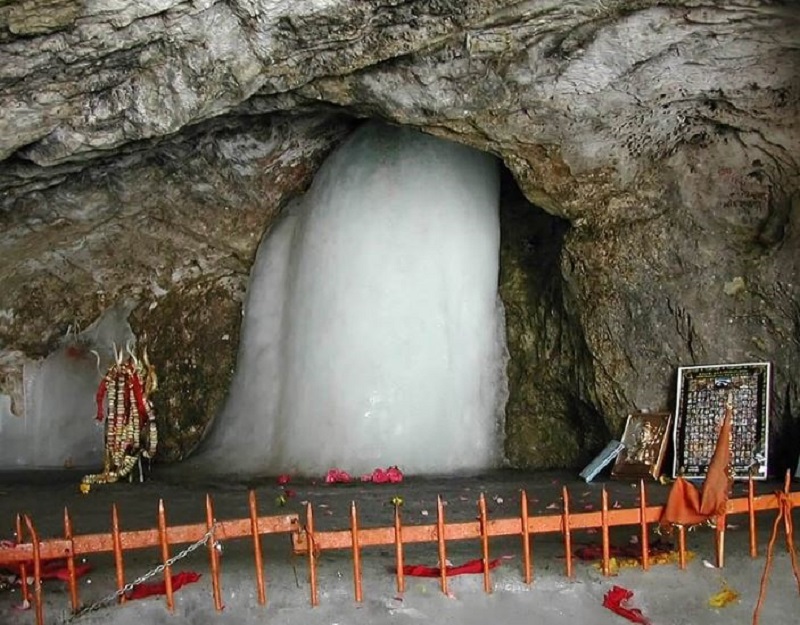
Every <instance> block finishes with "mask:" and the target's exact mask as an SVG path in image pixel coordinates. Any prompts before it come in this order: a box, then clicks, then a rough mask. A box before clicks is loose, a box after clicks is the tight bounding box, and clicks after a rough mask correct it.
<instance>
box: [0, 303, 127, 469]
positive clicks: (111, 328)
mask: <svg viewBox="0 0 800 625" xmlns="http://www.w3.org/2000/svg"><path fill="white" fill-rule="evenodd" d="M129 312H130V311H129V309H128V308H126V307H122V306H121V307H115V308H112V309H110V310H109V311H108V312H106V314H105V315H104V316H103V317H101V318H100V319H99V320H98V321H97V322H96V323H95V324H93V325H92V326H91V327H89V328H87V329H86V330H85V331H84V332H81V333H80V334H77V335H75V334H73V335H70V336H67V337H65V338H64V341H63V345H62V346H61V347H60V348H59V349H57V350H56V351H55V352H53V353H52V354H50V356H48V357H47V358H45V359H44V360H41V361H30V362H29V363H27V364H26V365H25V369H24V386H25V401H24V408H23V411H24V412H23V414H22V415H21V416H15V415H14V414H12V413H11V402H10V399H9V397H8V396H7V395H0V470H9V469H47V468H64V467H73V466H74V467H87V468H88V467H91V468H93V469H101V468H102V466H103V426H102V424H99V423H98V422H97V421H96V420H95V415H96V412H97V409H96V405H95V393H96V392H97V387H98V385H99V384H100V380H101V378H102V375H101V373H100V371H101V370H102V371H103V372H105V371H106V368H107V367H108V365H109V364H110V363H111V358H112V353H113V349H112V344H114V343H116V345H119V346H121V345H124V344H125V343H126V342H128V341H133V334H132V332H131V329H130V326H129V325H128V322H127V320H126V319H127V316H128V313H129ZM92 350H95V351H97V352H98V354H99V355H100V366H99V368H98V361H97V358H96V356H95V355H94V354H93V353H92Z"/></svg>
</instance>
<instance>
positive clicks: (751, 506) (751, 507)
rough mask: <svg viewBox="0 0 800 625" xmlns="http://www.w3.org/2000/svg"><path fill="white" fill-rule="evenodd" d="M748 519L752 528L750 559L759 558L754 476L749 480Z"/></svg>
mask: <svg viewBox="0 0 800 625" xmlns="http://www.w3.org/2000/svg"><path fill="white" fill-rule="evenodd" d="M747 517H748V521H749V523H748V525H749V526H750V557H751V558H755V557H757V556H758V546H757V544H756V507H755V485H754V483H753V476H752V475H751V476H750V479H749V480H747Z"/></svg>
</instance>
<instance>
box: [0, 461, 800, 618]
mask: <svg viewBox="0 0 800 625" xmlns="http://www.w3.org/2000/svg"><path fill="white" fill-rule="evenodd" d="M81 475H82V473H81V472H77V471H60V472H57V473H53V472H33V473H32V472H28V473H19V474H11V473H4V474H0V538H9V539H10V538H12V537H13V524H14V517H15V514H16V513H17V512H24V513H28V514H30V515H32V518H33V520H34V523H35V525H36V527H37V530H38V531H39V533H40V535H41V536H43V537H50V536H59V535H61V534H62V532H63V509H64V507H65V506H66V507H68V508H69V510H70V514H71V516H72V519H73V525H74V530H75V533H76V534H84V533H93V532H107V531H109V529H110V516H111V515H110V510H111V504H112V503H116V504H117V506H118V509H119V513H120V520H121V527H122V529H123V530H133V529H144V528H152V527H155V526H156V509H157V503H158V500H159V499H163V500H164V502H165V506H166V514H167V519H168V523H169V524H170V525H177V524H185V523H199V522H203V521H204V519H205V494H206V493H210V494H211V495H212V498H213V501H214V506H215V513H216V516H217V518H219V519H231V518H246V517H247V516H248V514H249V513H248V508H247V499H248V497H247V495H248V490H249V489H251V488H252V489H254V490H255V492H256V494H257V496H258V501H259V504H258V506H259V515H261V516H263V515H270V514H285V513H290V512H296V513H297V514H299V515H300V519H301V523H302V522H304V518H305V512H304V510H305V507H304V502H306V501H308V502H311V503H312V504H313V505H314V510H315V525H316V529H317V531H319V530H328V529H347V528H349V522H350V521H349V510H350V504H351V502H352V501H355V502H356V504H357V506H358V511H359V522H360V526H361V527H362V528H364V527H376V526H388V525H391V524H392V519H393V516H392V511H393V506H392V503H391V500H392V498H393V497H396V496H399V497H402V498H403V508H402V510H403V519H404V523H406V524H429V523H434V522H435V519H436V498H437V495H441V496H442V498H443V499H444V501H445V502H446V507H445V515H446V518H447V520H448V521H461V520H464V521H466V520H474V519H475V517H476V515H477V507H476V501H477V498H478V495H479V494H480V493H485V495H486V498H487V503H488V514H489V518H490V519H491V518H506V517H512V516H517V515H518V514H519V492H520V490H521V489H525V490H526V492H527V493H528V497H529V502H530V513H531V515H534V514H554V513H556V512H557V510H556V508H557V507H559V506H560V502H561V489H562V487H563V486H567V487H568V489H569V492H570V496H571V501H572V510H573V511H574V512H581V511H584V510H588V509H594V510H598V509H599V508H600V496H601V490H602V487H603V486H604V485H605V486H606V488H607V489H608V492H609V501H610V502H612V505H615V504H616V503H617V502H618V504H619V505H621V506H623V507H633V506H636V505H637V501H638V500H637V497H638V487H637V485H636V484H634V483H633V482H630V481H615V480H610V479H607V478H605V477H599V478H597V479H596V481H595V482H593V483H591V484H586V483H584V482H583V481H582V480H580V479H579V478H577V477H576V476H574V475H573V474H568V473H563V472H548V473H543V472H539V473H523V472H515V471H497V472H493V473H488V474H484V475H479V476H464V477H448V478H432V477H431V478H413V477H412V478H407V479H406V480H405V481H404V482H403V483H401V484H380V485H379V484H362V483H351V484H335V485H328V484H325V483H324V481H322V480H319V481H311V480H292V481H290V483H289V484H287V485H286V486H285V488H287V489H290V490H291V491H293V492H292V493H291V496H290V497H289V498H288V500H287V502H286V503H285V504H283V505H281V502H280V501H279V498H280V496H281V495H282V494H285V491H284V490H283V488H282V487H281V486H279V485H278V484H277V481H276V480H274V479H271V480H263V481H256V482H251V483H246V482H235V481H232V480H228V481H217V482H202V481H199V480H198V481H192V482H191V483H187V481H186V479H185V478H180V479H179V478H177V477H175V476H174V475H170V474H162V475H159V474H158V472H156V473H155V474H154V475H153V477H152V479H151V480H150V481H148V482H145V483H143V484H128V483H123V484H116V485H110V486H95V487H94V488H93V489H92V491H91V492H90V493H89V494H87V495H82V494H81V493H80V492H79V490H78V487H77V485H78V483H79V482H80V477H81ZM793 486H794V490H796V489H797V484H794V485H793ZM779 487H780V484H779V483H778V482H777V481H769V482H760V483H758V484H757V491H758V493H765V492H772V491H774V490H776V489H778V488H779ZM746 491H747V487H746V484H744V483H736V484H735V486H734V494H733V496H734V497H741V496H746ZM667 493H668V486H663V485H661V484H658V483H648V486H647V495H648V503H650V504H658V503H663V501H664V500H665V499H666V496H667ZM799 516H800V515H798V514H797V511H796V510H795V513H794V520H795V521H798V522H799V523H800V518H798V517H799ZM774 518H775V512H764V513H759V514H758V526H759V557H758V558H756V559H755V560H752V559H751V558H750V557H749V555H748V531H747V518H746V515H738V516H731V517H729V518H728V523H729V527H728V533H727V538H726V566H725V568H724V569H718V568H714V567H713V565H712V562H713V561H714V548H713V544H714V536H713V531H712V530H710V529H701V530H698V531H695V532H690V533H689V535H688V541H687V543H688V548H689V550H690V552H691V553H692V554H693V555H694V557H693V559H691V561H690V562H689V564H688V567H687V570H686V571H681V570H679V568H678V566H677V564H660V565H655V566H653V567H651V569H650V570H649V571H647V572H642V571H641V570H640V569H638V568H621V569H620V570H619V572H618V575H615V576H612V577H603V575H602V573H601V572H600V571H599V570H598V566H597V564H596V563H595V562H584V561H580V560H577V559H576V560H575V561H574V562H575V564H574V575H573V577H572V578H571V579H567V578H566V577H565V575H564V557H563V543H562V541H561V537H560V535H557V534H548V535H545V536H537V537H536V538H535V540H534V541H533V556H534V559H533V562H534V583H533V584H532V585H531V586H526V585H525V583H524V581H523V578H522V557H521V546H520V540H519V538H518V537H512V538H493V539H492V540H491V545H490V549H491V557H499V556H507V559H504V560H503V561H502V563H501V565H500V566H499V567H498V568H496V569H494V570H493V571H492V582H493V593H492V594H489V595H487V594H485V593H484V590H483V578H482V576H481V575H463V576H458V577H453V578H450V596H445V595H444V594H442V593H441V590H440V589H439V581H438V579H428V578H417V577H407V578H406V591H405V593H404V594H403V595H402V597H401V596H399V595H398V593H397V592H396V589H395V581H394V576H393V574H392V572H391V568H392V565H393V563H394V549H393V548H392V547H391V546H387V547H369V548H365V549H363V550H362V567H363V579H364V600H363V602H362V603H360V604H358V603H356V602H355V601H354V599H353V581H352V580H353V576H352V570H353V569H352V560H351V557H350V553H349V551H347V550H342V551H326V552H325V553H323V554H322V556H321V559H320V568H319V571H320V578H319V597H320V605H319V606H318V607H316V608H313V609H312V608H311V607H310V604H309V585H308V575H307V570H308V569H307V564H306V560H305V558H304V557H302V556H295V555H293V554H292V550H291V545H290V544H289V539H288V538H287V537H286V536H269V537H264V539H263V541H262V542H263V545H264V558H265V570H266V579H267V605H266V606H265V607H262V606H259V605H258V603H257V600H256V590H255V575H254V573H253V559H252V552H251V544H250V542H249V540H239V541H229V542H226V544H224V545H223V555H222V599H223V603H224V604H225V609H224V610H223V612H221V613H219V614H218V613H216V612H215V611H214V607H213V602H212V598H211V584H210V581H209V575H208V574H207V573H208V555H207V551H206V550H205V549H199V550H197V551H195V552H194V553H191V554H189V555H188V556H187V557H186V558H184V559H182V560H181V561H180V562H177V563H176V564H175V566H174V567H173V573H177V572H180V571H189V570H191V571H196V572H198V573H201V574H203V577H202V579H201V580H200V581H199V582H198V583H194V584H190V585H187V586H184V587H183V588H181V589H180V590H178V591H177V592H176V593H175V602H176V606H175V613H174V614H169V613H168V612H167V610H166V607H165V604H164V600H163V597H162V598H148V599H144V600H138V601H130V602H128V603H126V604H125V605H122V606H112V607H109V608H103V609H101V610H98V611H97V612H95V613H92V614H88V615H84V616H82V617H81V618H79V619H77V620H75V621H73V622H76V623H87V624H98V623H107V624H113V625H116V624H127V623H130V624H131V625H132V624H133V623H159V624H161V623H163V624H164V625H188V624H189V623H191V624H192V625H202V624H204V623H209V624H214V623H219V624H234V623H236V624H240V623H241V624H245V625H246V624H250V623H253V624H255V623H280V624H298V625H300V624H303V625H306V624H308V625H314V624H317V623H318V624H323V623H324V624H327V625H344V624H345V623H348V624H356V625H358V624H373V623H374V624H376V625H389V624H390V623H391V624H400V625H402V624H404V623H409V624H410V623H451V622H453V623H487V622H490V621H497V622H499V623H509V624H515V623H541V624H545V625H547V624H551V623H552V624H558V623H564V624H567V623H569V624H573V623H578V622H585V623H592V624H597V625H603V624H606V623H607V624H609V625H611V624H613V623H618V624H619V623H625V622H627V621H626V620H625V619H624V618H623V617H621V616H618V615H617V614H614V613H613V612H611V611H610V610H607V609H605V608H604V607H602V603H603V596H604V595H605V593H606V592H608V590H609V589H610V588H611V587H612V586H613V585H620V586H623V587H625V588H628V589H630V590H632V591H633V593H634V595H633V598H632V600H631V605H632V606H634V607H637V608H640V609H641V611H642V613H643V614H644V615H645V616H646V617H648V618H649V619H650V620H651V621H652V622H653V623H656V624H664V625H666V624H675V625H678V624H687V625H688V624H690V623H691V624H693V625H705V624H714V623H726V624H731V623H745V622H750V621H751V618H752V612H753V608H754V606H755V602H756V599H757V596H758V591H759V583H760V580H761V575H762V572H763V569H764V564H765V558H764V552H765V550H766V545H767V541H768V538H769V532H770V530H771V526H772V521H773V519H774ZM636 533H637V531H636V528H633V527H626V528H612V531H611V543H612V545H614V546H624V545H629V544H630V543H631V540H632V537H633V536H634V535H635V534H636ZM656 538H657V537H656V536H654V535H651V540H655V539H656ZM600 540H601V539H600V534H599V532H588V531H575V532H574V533H573V549H577V548H579V547H581V546H584V545H599V544H600ZM795 542H797V540H796V539H795ZM177 552H178V550H177V549H175V548H174V549H173V552H172V553H173V554H174V553H177ZM447 557H448V560H450V561H451V562H452V563H453V564H460V563H463V562H465V561H467V560H470V559H473V558H477V557H480V544H479V541H477V540H468V541H457V542H456V541H453V542H448V544H447ZM405 559H406V564H425V565H429V566H436V565H437V562H438V555H437V546H436V544H433V543H428V544H420V545H409V546H407V547H406V549H405ZM158 561H159V554H158V553H157V550H156V549H145V550H139V551H134V552H126V555H125V571H126V577H127V578H128V579H134V578H136V577H138V576H140V575H142V574H143V573H145V572H147V571H149V570H151V569H152V568H153V567H154V566H155V565H156V564H157V563H158ZM88 563H89V564H90V565H91V566H92V571H91V572H90V573H89V574H87V575H86V576H85V577H83V578H81V580H80V597H81V601H82V602H84V604H85V605H88V604H91V603H92V602H95V601H97V600H98V599H101V598H102V597H105V596H107V595H108V594H109V593H111V592H113V590H114V588H115V582H114V579H115V577H114V564H113V559H112V558H111V557H110V556H108V555H97V556H92V557H91V558H90V559H89V562H88ZM725 587H730V588H732V589H734V590H735V591H736V592H737V593H739V599H738V600H737V601H734V602H733V603H731V604H729V605H728V606H727V607H724V608H713V607H710V606H709V599H710V598H711V597H712V596H713V595H715V594H716V593H718V592H719V591H720V590H722V589H723V588H725ZM44 597H45V618H46V622H47V623H57V622H62V621H63V620H64V619H65V618H67V617H68V612H67V608H68V603H69V599H68V592H67V589H66V584H64V583H63V582H61V581H58V580H55V581H47V582H45V584H44ZM19 604H20V595H19V591H18V590H6V591H0V623H2V624H3V625H23V624H24V625H28V624H32V623H34V615H33V612H32V611H19V610H17V609H15V607H17V606H19ZM798 608H800V597H799V596H798V587H797V585H796V582H795V581H794V579H793V577H792V570H791V563H790V561H789V557H788V555H787V550H786V546H785V543H784V540H783V537H782V534H781V536H780V538H779V541H778V543H777V544H776V557H775V560H774V564H773V572H772V574H771V575H770V578H769V588H768V594H767V599H766V603H765V605H764V607H763V608H762V613H761V622H762V623H767V624H769V623H784V622H789V621H790V620H793V617H790V616H789V615H790V614H791V611H792V610H795V611H796V610H797V609H798ZM787 619H788V620H787Z"/></svg>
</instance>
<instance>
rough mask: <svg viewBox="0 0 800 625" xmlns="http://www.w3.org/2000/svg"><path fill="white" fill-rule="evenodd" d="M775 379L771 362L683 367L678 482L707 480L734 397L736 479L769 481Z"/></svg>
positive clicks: (676, 435) (677, 428) (677, 440)
mask: <svg viewBox="0 0 800 625" xmlns="http://www.w3.org/2000/svg"><path fill="white" fill-rule="evenodd" d="M771 374H772V371H771V365H770V363H768V362H755V363H743V364H731V365H714V366H699V367H679V368H678V392H677V403H676V407H675V426H674V427H675V432H674V441H675V460H674V463H673V468H672V475H673V477H677V476H678V475H683V476H684V477H685V478H687V479H693V478H694V479H703V478H704V477H705V475H706V472H707V471H708V464H709V462H710V461H711V456H712V455H713V453H714V449H715V447H716V443H717V436H718V432H719V428H720V426H721V424H722V418H723V415H724V412H725V402H726V401H727V398H728V396H729V395H730V396H731V397H732V399H733V424H732V425H733V428H732V430H733V431H732V436H731V471H732V473H733V477H734V479H738V480H744V479H748V478H750V477H752V478H753V479H756V480H765V479H767V456H768V452H769V440H768V435H769V412H770V389H771V384H772V375H771Z"/></svg>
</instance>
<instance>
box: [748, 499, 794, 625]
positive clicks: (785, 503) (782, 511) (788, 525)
mask: <svg viewBox="0 0 800 625" xmlns="http://www.w3.org/2000/svg"><path fill="white" fill-rule="evenodd" d="M775 496H776V497H777V498H778V515H777V516H776V517H775V523H774V524H773V526H772V536H770V539H769V545H768V547H767V562H766V564H765V565H764V573H763V575H762V576H761V588H760V590H759V592H758V601H757V602H756V608H755V610H754V612H753V625H758V616H759V612H760V611H761V606H762V604H763V603H764V598H765V597H766V593H767V581H768V579H769V571H770V568H772V559H773V551H774V548H775V541H776V540H777V538H778V528H779V527H780V523H781V521H783V526H784V532H785V534H786V549H787V551H788V552H789V556H790V558H791V561H792V571H793V572H794V578H795V580H797V592H798V593H800V567H799V566H798V564H797V553H796V552H795V549H794V528H793V527H792V500H791V498H790V497H789V495H788V494H787V493H784V492H781V491H778V492H776V493H775Z"/></svg>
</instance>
